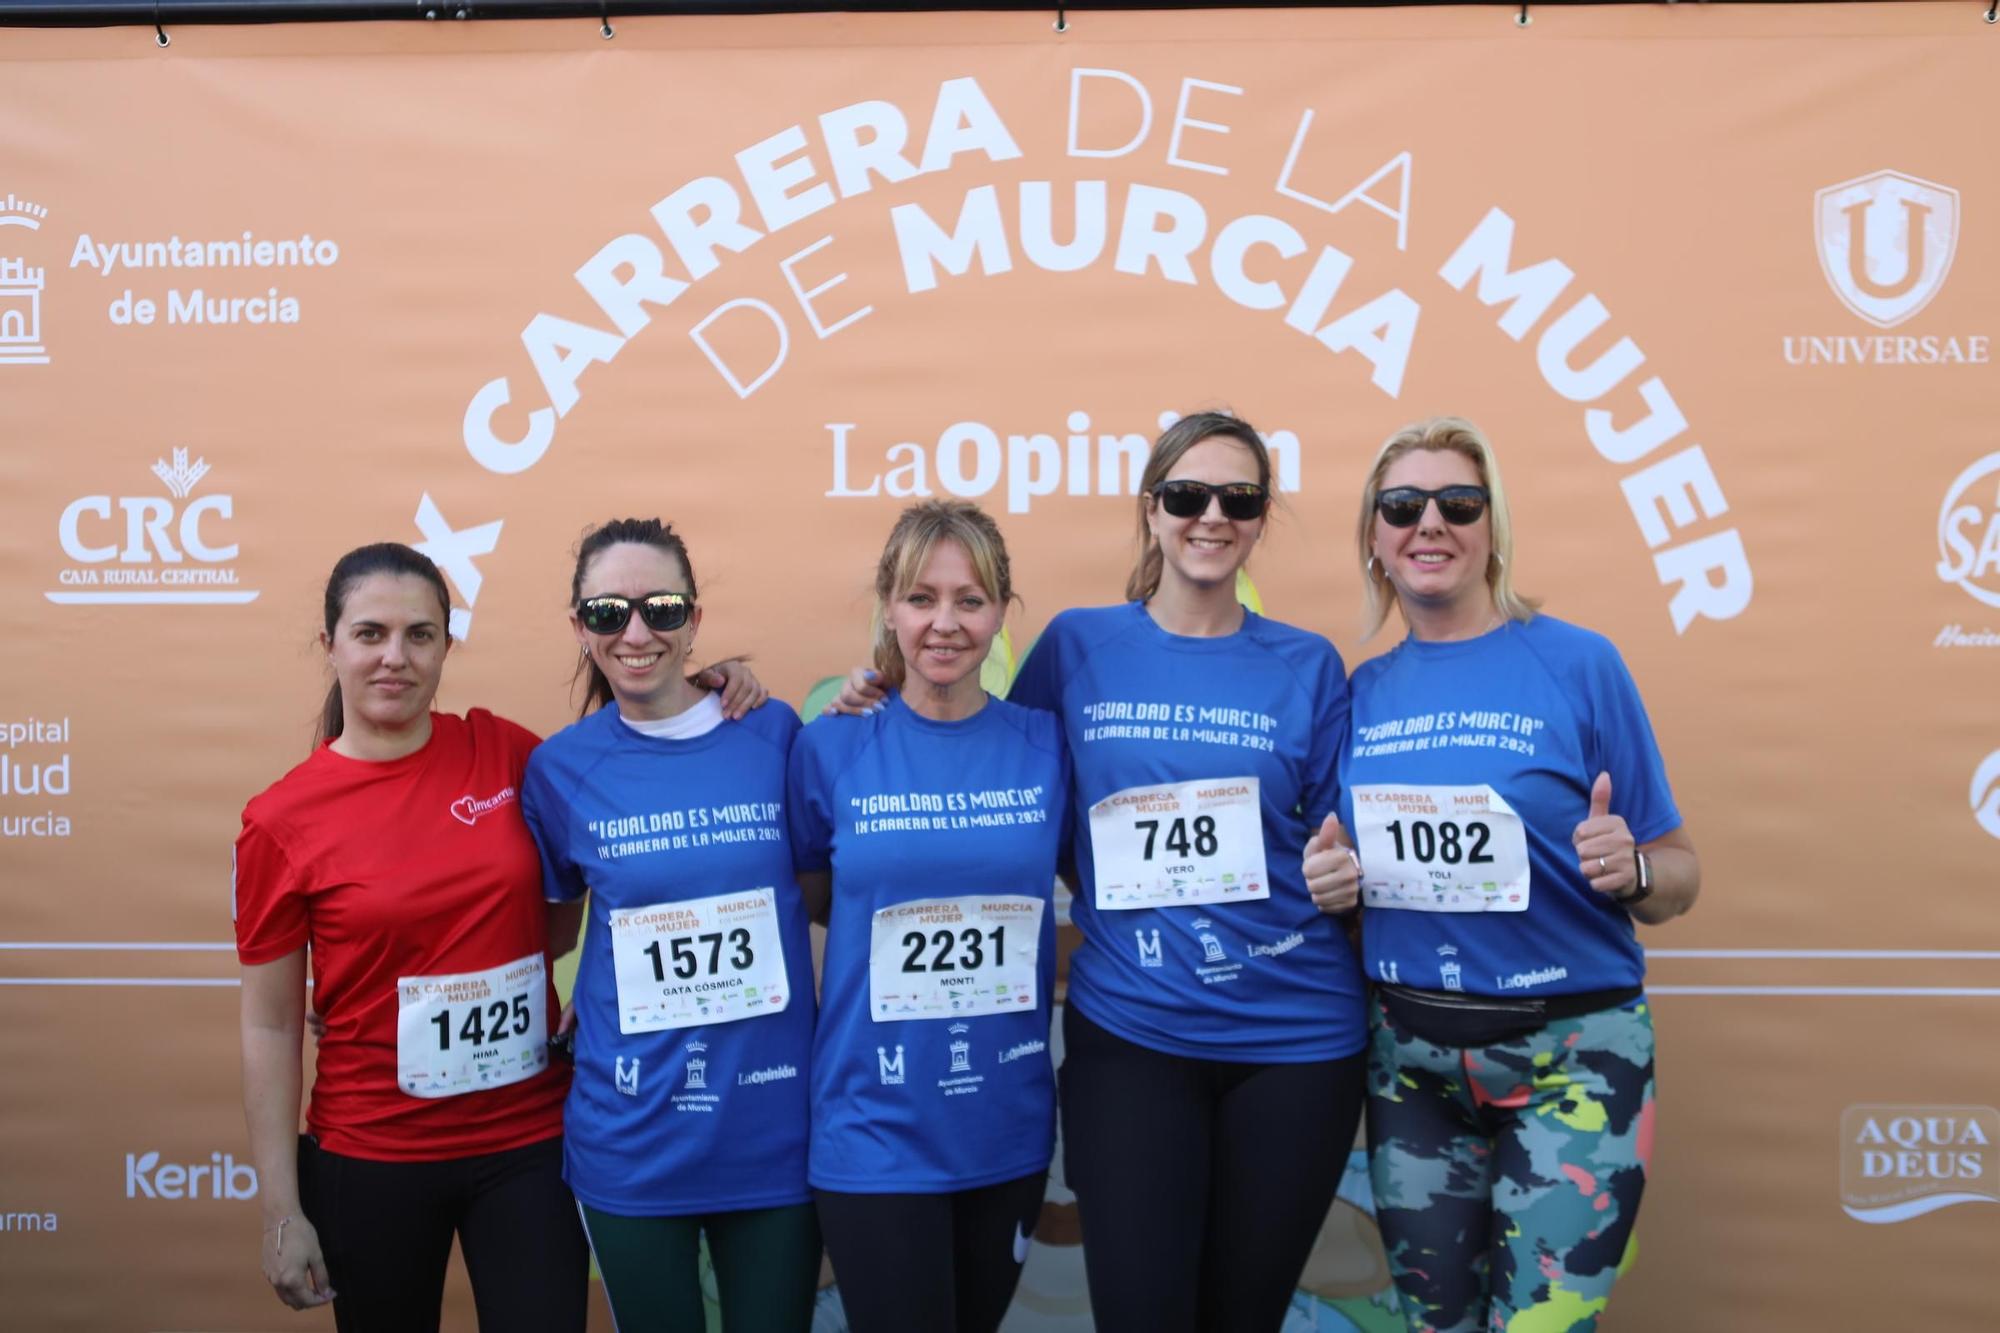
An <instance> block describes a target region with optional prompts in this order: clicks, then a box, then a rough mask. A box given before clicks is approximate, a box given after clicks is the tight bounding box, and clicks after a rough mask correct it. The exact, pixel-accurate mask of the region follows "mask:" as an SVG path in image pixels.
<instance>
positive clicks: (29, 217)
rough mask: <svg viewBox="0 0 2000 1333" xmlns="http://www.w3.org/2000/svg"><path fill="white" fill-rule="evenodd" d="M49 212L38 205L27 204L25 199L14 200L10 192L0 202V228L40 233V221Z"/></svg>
mask: <svg viewBox="0 0 2000 1333" xmlns="http://www.w3.org/2000/svg"><path fill="white" fill-rule="evenodd" d="M48 215H49V210H48V209H46V208H44V207H42V206H41V205H40V204H32V203H29V202H28V201H27V200H26V199H16V198H15V197H14V195H13V194H12V193H11V192H10V193H9V194H8V195H7V197H6V199H4V200H0V227H26V228H27V229H28V230H29V231H40V230H41V229H42V219H43V218H45V217H47V216H48Z"/></svg>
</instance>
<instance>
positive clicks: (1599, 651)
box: [1340, 616, 1681, 996]
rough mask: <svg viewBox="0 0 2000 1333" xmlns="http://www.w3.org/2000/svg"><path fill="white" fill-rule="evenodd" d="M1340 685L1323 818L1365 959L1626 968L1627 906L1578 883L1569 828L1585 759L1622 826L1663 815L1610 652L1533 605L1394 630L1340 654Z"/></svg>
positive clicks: (1575, 984) (1377, 965)
mask: <svg viewBox="0 0 2000 1333" xmlns="http://www.w3.org/2000/svg"><path fill="white" fill-rule="evenodd" d="M1353 688H1354V726H1353V738H1352V742H1351V744H1350V746H1349V748H1348V751H1347V753H1346V755H1344V756H1343V757H1342V760H1341V774H1340V775H1341V785H1342V789H1343V790H1342V797H1341V804H1342V810H1341V816H1342V820H1343V822H1344V823H1345V824H1346V826H1347V830H1348V833H1349V834H1350V836H1352V837H1353V838H1354V839H1355V840H1356V842H1357V843H1358V845H1359V846H1360V849H1361V867H1362V872H1363V892H1364V895H1365V898H1364V901H1365V902H1366V904H1367V905H1366V906H1365V907H1364V909H1363V912H1362V930H1361V934H1362V943H1363V946H1364V947H1363V953H1364V956H1365V957H1366V959H1367V967H1368V974H1369V975H1370V976H1371V977H1374V978H1377V979H1378V980H1382V981H1393V982H1398V983H1400V984H1402V985H1405V986H1415V987H1418V988H1420V989H1423V990H1456V991H1464V992H1466V993H1468V994H1473V995H1501V996H1513V995H1565V994H1574V993H1576V992H1580V991H1596V990H1611V989H1614V988H1623V987H1627V986H1636V985H1639V984H1641V982H1642V981H1643V980H1644V977H1645V970H1646V969H1645V955H1644V953H1643V951H1642V950H1641V949H1640V947H1639V942H1638V940H1637V939H1636V938H1635V937H1634V935H1633V930H1632V918H1631V917H1630V916H1629V915H1627V914H1626V912H1625V910H1624V909H1623V908H1621V907H1619V906H1618V905H1617V904H1616V903H1614V902H1612V901H1611V900H1610V899H1609V898H1607V897H1606V896H1605V895H1603V894H1601V893H1598V892H1597V891H1596V890H1595V889H1592V888H1591V887H1590V882H1589V881H1588V880H1587V879H1585V878H1584V876H1583V874H1582V873H1581V871H1580V870H1579V869H1578V865H1577V856H1576V848H1575V845H1574V844H1573V843H1572V841H1571V834H1572V833H1573V832H1574V831H1575V829H1576V826H1577V825H1578V824H1580V823H1582V822H1583V820H1584V818H1585V817H1586V816H1587V815H1588V814H1589V812H1590V788H1591V784H1592V783H1593V782H1595V781H1596V779H1597V775H1598V774H1599V773H1600V772H1609V773H1610V774H1611V812H1612V813H1613V814H1617V815H1623V816H1624V817H1625V822H1626V823H1627V824H1629V825H1630V826H1631V829H1632V836H1633V837H1634V838H1635V839H1636V840H1637V841H1638V842H1640V843H1646V842H1650V841H1652V840H1653V839H1655V838H1657V837H1660V836H1661V835H1662V834H1665V833H1669V832H1671V831H1673V830H1674V829H1676V828H1678V827H1680V823H1681V817H1680V812H1679V811H1678V810H1676V809H1675V807H1674V797H1673V792H1672V791H1670V790H1669V789H1668V787H1667V775H1666V768H1665V766H1664V764H1663V763H1662V762H1661V760H1660V750H1659V746H1658V745H1657V744H1655V742H1654V740H1653V728H1652V725H1651V724H1650V723H1649V722H1648V721H1647V719H1646V709H1645V705H1644V704H1642V703H1641V702H1640V700H1639V691H1638V688H1637V687H1636V686H1635V685H1634V684H1633V683H1632V677H1631V674H1630V673H1629V672H1627V671H1626V669H1625V663H1624V661H1623V660H1622V659H1620V657H1619V656H1618V650H1617V649H1616V648H1614V647H1612V646H1611V643H1610V642H1609V641H1608V640H1606V639H1605V638H1604V637H1602V636H1601V635H1598V634H1593V633H1592V632H1590V631H1589V630H1585V629H1579V628H1578V627H1576V626H1574V625H1570V624H1566V623H1565V622H1563V621H1560V620H1557V619H1555V618H1554V617H1553V616H1536V617H1535V618H1534V619H1533V620H1530V621H1528V622H1526V623H1516V622H1510V623H1508V624H1506V625H1503V626H1502V627H1501V628H1499V629H1496V630H1492V631H1490V632H1488V633H1486V634H1483V635H1481V636H1480V637H1479V638H1476V639H1466V640H1461V641H1458V642H1453V643H1424V642H1421V641H1419V640H1416V639H1405V640H1403V642H1402V643H1401V644H1400V645H1398V646H1397V647H1396V648H1394V649H1392V650H1391V651H1389V652H1388V653H1385V654H1384V655H1383V656H1381V657H1378V658H1376V659H1374V660H1373V661H1370V662H1364V663H1362V664H1361V665H1360V666H1359V667H1357V668H1355V671H1354V681H1353ZM1371 811H1372V813H1370V812H1371ZM1371 826H1372V830H1373V831H1372V832H1371ZM1523 852H1525V856H1523V855H1522V853H1523Z"/></svg>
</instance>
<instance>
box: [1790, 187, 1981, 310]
mask: <svg viewBox="0 0 2000 1333" xmlns="http://www.w3.org/2000/svg"><path fill="white" fill-rule="evenodd" d="M1813 231H1814V235H1815V236H1816V237H1817V239H1818V243H1819V262H1820V267H1821V268H1822V269H1823V270H1825V272H1826V280H1827V282H1828V283H1829V284H1831V285H1832V287H1833V291H1834V295H1836V296H1838V297H1839V298H1840V300H1841V304H1843V305H1845V306H1846V307H1847V308H1848V309H1849V310H1852V311H1853V312H1854V313H1855V314H1857V315H1859V316H1861V318H1863V319H1865V320H1867V321H1868V322H1869V323H1870V324H1873V325H1875V326H1876V327H1877V328H1883V329H1893V328H1895V327H1896V326H1897V325H1898V324H1901V323H1902V322H1903V321H1905V320H1907V319H1909V318H1911V317H1912V316H1914V315H1915V314H1916V313H1917V312H1918V311H1920V310H1922V309H1923V308H1924V307H1925V306H1927V305H1929V304H1930V303H1931V300H1932V298H1934V297H1935V296H1936V295H1937V294H1938V291H1939V289H1941V288H1942V287H1943V286H1944V280H1945V275H1946V274H1948V273H1950V272H1951V261H1952V258H1953V255H1954V253H1955V252H1956V250H1957V248H1958V191H1957V190H1954V189H1952V188H1951V187H1950V186H1949V185H1939V184H1937V183H1936V182H1934V181H1927V180H1923V179H1920V178H1919V177H1916V176H1907V175H1904V174H1903V173H1902V172H1900V171H1875V172H1870V173H1869V174H1868V175H1866V176H1857V177H1855V178H1854V179H1853V180H1847V181H1842V182H1841V183H1840V184H1838V185H1829V186H1827V187H1826V188H1825V189H1824V190H1821V191H1820V192H1819V194H1818V195H1817V196H1816V197H1815V198H1814V200H1813Z"/></svg>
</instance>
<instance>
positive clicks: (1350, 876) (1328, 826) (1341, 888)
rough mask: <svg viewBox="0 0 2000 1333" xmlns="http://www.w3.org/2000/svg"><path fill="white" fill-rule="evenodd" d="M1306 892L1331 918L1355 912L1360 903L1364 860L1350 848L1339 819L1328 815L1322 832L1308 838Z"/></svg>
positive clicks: (1320, 829) (1337, 816)
mask: <svg viewBox="0 0 2000 1333" xmlns="http://www.w3.org/2000/svg"><path fill="white" fill-rule="evenodd" d="M1304 870H1305V877H1306V892H1307V893H1309V894H1311V895H1312V900H1313V905H1314V906H1315V907H1317V908H1319V910H1320V911H1322V912H1325V913H1326V914H1327V915H1328V916H1339V915H1340V914H1342V913H1344V912H1351V911H1353V910H1354V908H1355V906H1356V904H1358V903H1359V902H1360V901H1361V861H1360V859H1359V858H1358V857H1356V856H1355V855H1354V848H1353V847H1351V846H1349V845H1348V841H1347V830H1346V829H1344V828H1342V827H1341V826H1340V816H1339V815H1337V814H1333V813H1331V812H1329V813H1328V814H1327V817H1326V820H1325V822H1323V823H1322V824H1321V825H1320V826H1319V831H1318V832H1317V833H1314V834H1313V835H1312V836H1311V837H1310V838H1307V839H1306V856H1305V866H1304Z"/></svg>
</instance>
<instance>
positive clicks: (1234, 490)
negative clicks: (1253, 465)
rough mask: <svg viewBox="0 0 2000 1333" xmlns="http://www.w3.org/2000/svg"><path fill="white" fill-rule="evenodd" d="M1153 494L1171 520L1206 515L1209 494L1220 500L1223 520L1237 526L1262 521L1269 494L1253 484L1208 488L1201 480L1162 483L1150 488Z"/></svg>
mask: <svg viewBox="0 0 2000 1333" xmlns="http://www.w3.org/2000/svg"><path fill="white" fill-rule="evenodd" d="M1153 495H1154V497H1155V498H1156V499H1158V500H1159V502H1160V508H1162V509H1164V510H1166V511H1167V513H1168V514H1169V515H1171V516H1172V517H1174V518H1200V517H1201V516H1202V515H1203V514H1206V513H1207V512H1208V497H1209V496H1211V495H1213V496H1214V497H1215V498H1216V499H1218V500H1220V501H1222V513H1223V517H1225V518H1232V519H1235V520H1236V521H1237V522H1238V523H1248V522H1249V521H1250V520H1251V519H1253V518H1262V517H1264V511H1265V510H1266V509H1269V508H1270V507H1271V497H1270V495H1269V494H1268V493H1266V491H1265V490H1264V488H1263V487H1262V486H1259V485H1258V484H1257V483H1256V482H1254V481H1232V482H1230V483H1229V484H1228V485H1226V486H1211V485H1209V484H1208V483H1207V482H1205V481H1163V482H1161V483H1160V484H1159V485H1157V486H1155V487H1154V488H1153Z"/></svg>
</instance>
